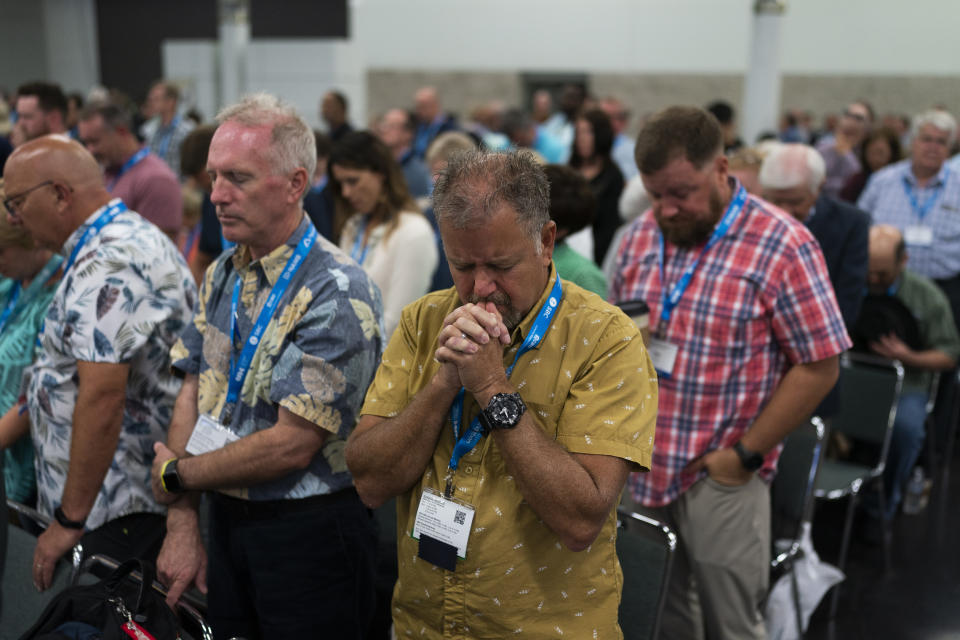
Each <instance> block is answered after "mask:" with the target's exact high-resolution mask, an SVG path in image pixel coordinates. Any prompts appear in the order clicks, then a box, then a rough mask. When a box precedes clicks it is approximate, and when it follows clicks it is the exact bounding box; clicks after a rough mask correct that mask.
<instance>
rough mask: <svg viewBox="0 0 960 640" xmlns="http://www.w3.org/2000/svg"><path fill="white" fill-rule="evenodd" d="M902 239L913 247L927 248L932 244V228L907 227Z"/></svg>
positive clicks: (921, 226) (920, 226) (922, 226)
mask: <svg viewBox="0 0 960 640" xmlns="http://www.w3.org/2000/svg"><path fill="white" fill-rule="evenodd" d="M903 239H904V240H905V241H906V243H907V244H909V245H913V246H915V247H929V246H930V245H932V244H933V227H928V226H925V225H913V226H910V227H907V228H906V230H905V232H904V234H903Z"/></svg>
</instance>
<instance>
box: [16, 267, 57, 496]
mask: <svg viewBox="0 0 960 640" xmlns="http://www.w3.org/2000/svg"><path fill="white" fill-rule="evenodd" d="M61 262H63V256H60V255H57V254H54V256H53V257H52V258H50V261H49V262H47V264H46V266H44V268H43V269H42V270H41V271H40V273H39V274H38V275H37V277H36V278H34V280H33V281H32V282H31V283H30V286H29V287H27V288H26V289H25V290H23V291H21V292H20V298H19V299H18V300H17V303H16V305H15V306H14V308H13V312H12V313H11V314H10V317H9V318H8V319H7V323H6V325H5V326H4V328H3V332H2V333H0V414H2V413H6V412H7V410H9V409H10V407H12V406H13V405H14V404H16V402H17V397H18V396H19V395H20V384H21V380H22V378H23V370H24V369H25V368H26V367H28V366H30V365H31V364H32V363H33V356H34V348H35V347H36V342H37V334H38V333H39V332H40V323H41V322H43V318H44V316H45V315H46V314H47V307H49V306H50V300H51V298H53V294H54V292H55V291H56V290H57V285H58V284H59V279H57V280H51V278H50V276H51V275H53V273H54V272H55V271H56V270H57V268H58V267H59V266H60V263H61ZM14 284H15V281H13V280H10V279H8V278H4V279H3V280H2V281H0V312H2V311H3V310H4V309H6V308H7V304H8V303H9V301H10V296H11V294H12V293H13V289H14ZM3 461H4V468H3V480H4V485H5V487H6V489H7V497H8V498H10V499H11V500H16V501H17V502H27V501H28V500H30V499H31V497H32V496H33V494H34V491H35V490H36V486H37V479H36V475H35V474H34V470H33V445H32V444H31V441H30V434H29V433H28V434H25V435H24V437H22V438H20V439H19V440H17V441H16V442H15V443H14V444H13V445H12V446H11V447H10V448H9V449H7V450H6V451H4V452H3Z"/></svg>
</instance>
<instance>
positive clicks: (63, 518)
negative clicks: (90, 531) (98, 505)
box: [53, 505, 87, 529]
mask: <svg viewBox="0 0 960 640" xmlns="http://www.w3.org/2000/svg"><path fill="white" fill-rule="evenodd" d="M53 517H54V518H55V519H56V521H57V522H58V523H59V524H60V526H61V527H63V528H64V529H83V528H84V527H85V526H86V524H87V520H86V518H84V519H83V520H71V519H70V518H68V517H67V514H65V513H64V512H63V506H62V505H57V508H56V509H54V510H53Z"/></svg>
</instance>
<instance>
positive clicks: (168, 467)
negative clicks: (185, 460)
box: [160, 458, 186, 493]
mask: <svg viewBox="0 0 960 640" xmlns="http://www.w3.org/2000/svg"><path fill="white" fill-rule="evenodd" d="M179 460H180V459H179V458H170V459H169V460H167V461H166V462H164V463H163V469H162V471H161V472H160V483H161V484H162V485H163V490H164V491H166V492H167V493H183V492H184V491H186V487H184V486H183V481H182V480H181V479H180V473H179V472H178V471H177V462H179Z"/></svg>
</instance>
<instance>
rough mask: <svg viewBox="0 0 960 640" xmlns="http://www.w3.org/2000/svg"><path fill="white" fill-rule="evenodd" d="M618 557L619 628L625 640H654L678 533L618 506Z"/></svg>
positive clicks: (658, 628) (658, 629)
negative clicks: (620, 584) (620, 587)
mask: <svg viewBox="0 0 960 640" xmlns="http://www.w3.org/2000/svg"><path fill="white" fill-rule="evenodd" d="M617 514H618V515H619V517H620V523H621V525H622V526H621V527H620V529H619V530H618V532H617V557H618V558H619V559H620V566H621V568H622V569H623V595H622V597H621V599H620V629H621V630H622V631H623V637H624V639H625V640H654V639H655V638H656V637H657V634H658V633H659V631H660V616H661V614H662V613H663V605H664V602H665V601H666V595H667V584H668V583H669V581H670V570H671V568H672V567H673V554H674V552H675V551H676V549H677V536H676V534H675V533H674V532H673V530H671V529H670V527H668V526H667V525H665V524H664V523H662V522H660V521H658V520H654V519H653V518H648V517H647V516H644V515H641V514H639V513H632V512H629V511H626V510H624V509H621V508H618V509H617Z"/></svg>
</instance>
